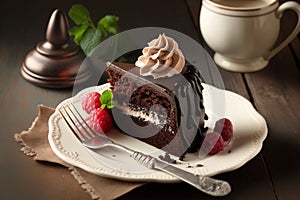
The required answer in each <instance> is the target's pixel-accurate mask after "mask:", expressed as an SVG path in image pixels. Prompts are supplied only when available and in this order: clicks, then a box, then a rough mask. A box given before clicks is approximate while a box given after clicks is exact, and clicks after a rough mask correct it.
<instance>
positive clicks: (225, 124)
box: [214, 118, 233, 143]
mask: <svg viewBox="0 0 300 200" xmlns="http://www.w3.org/2000/svg"><path fill="white" fill-rule="evenodd" d="M214 132H217V133H220V134H221V135H222V138H223V140H224V142H226V143H229V142H230V141H231V139H232V135H233V126H232V123H231V121H230V120H229V119H227V118H222V119H219V120H218V121H217V122H216V124H215V128H214Z"/></svg>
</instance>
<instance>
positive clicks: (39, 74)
mask: <svg viewBox="0 0 300 200" xmlns="http://www.w3.org/2000/svg"><path fill="white" fill-rule="evenodd" d="M68 29H69V25H68V20H67V17H66V16H65V14H64V13H63V12H61V11H59V10H58V9H56V10H55V11H54V12H53V13H52V15H51V17H50V19H49V23H48V26H47V29H46V41H43V42H40V43H39V44H37V46H36V48H35V49H33V50H31V51H30V52H29V53H28V54H27V56H26V58H25V60H24V62H23V64H22V67H21V74H22V75H23V77H24V78H25V79H26V80H28V81H30V82H32V83H34V84H36V85H39V86H42V87H49V88H64V87H71V86H73V84H74V81H75V79H76V82H83V81H85V80H87V78H88V77H89V71H88V70H87V69H80V70H79V68H80V67H81V63H82V61H83V59H84V58H85V56H84V54H83V52H82V51H81V50H80V48H79V47H78V46H77V45H75V43H74V42H73V41H71V40H70V38H69V35H68ZM78 70H79V71H78ZM78 73H80V74H78Z"/></svg>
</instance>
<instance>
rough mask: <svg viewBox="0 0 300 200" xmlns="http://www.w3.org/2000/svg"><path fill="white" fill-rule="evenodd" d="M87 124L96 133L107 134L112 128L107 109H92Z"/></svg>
mask: <svg viewBox="0 0 300 200" xmlns="http://www.w3.org/2000/svg"><path fill="white" fill-rule="evenodd" d="M88 123H89V125H90V126H91V128H92V129H94V131H96V132H98V133H107V132H109V131H110V129H111V128H112V118H111V116H110V113H109V111H108V109H101V108H96V109H94V110H93V111H92V112H91V113H90V115H89V119H88Z"/></svg>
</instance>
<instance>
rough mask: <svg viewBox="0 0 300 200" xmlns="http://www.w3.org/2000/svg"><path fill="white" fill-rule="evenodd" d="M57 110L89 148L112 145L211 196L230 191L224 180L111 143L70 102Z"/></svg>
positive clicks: (102, 147) (142, 162) (150, 166)
mask: <svg viewBox="0 0 300 200" xmlns="http://www.w3.org/2000/svg"><path fill="white" fill-rule="evenodd" d="M59 112H60V114H61V115H62V117H63V118H64V120H65V121H66V123H67V125H68V126H69V127H70V129H71V130H72V132H73V133H74V134H75V135H76V136H77V138H78V139H79V140H80V141H81V143H82V144H83V145H84V146H85V147H87V148H89V149H90V150H95V149H97V152H99V150H101V149H104V148H105V147H113V148H115V149H116V150H118V151H120V150H121V151H124V152H127V153H128V154H129V155H130V157H132V158H133V159H134V160H136V161H137V162H139V163H140V164H142V165H143V166H146V167H148V168H150V169H155V170H161V171H164V172H166V173H168V174H171V175H173V176H175V177H177V178H179V179H181V180H182V181H184V182H186V183H189V184H190V185H192V186H194V187H196V188H197V189H199V190H201V191H202V192H204V193H207V194H210V195H212V196H225V195H227V194H229V193H230V191H231V187H230V185H229V183H228V182H226V181H223V180H217V179H213V178H210V177H207V176H201V175H195V174H192V173H190V172H187V171H184V170H182V169H180V168H177V167H175V166H174V165H171V164H170V163H168V162H166V161H164V160H161V159H157V158H154V157H152V156H150V155H145V154H143V153H141V152H137V151H134V150H131V149H129V148H127V147H124V146H122V145H119V144H116V143H113V142H112V141H111V140H110V139H109V138H108V137H107V136H105V135H104V134H101V133H97V132H95V131H94V130H93V129H92V128H91V127H90V126H89V124H88V123H87V122H86V120H85V119H84V118H83V117H82V115H81V114H80V113H79V111H78V110H77V109H76V107H75V106H74V105H73V104H72V102H70V103H69V104H67V105H64V106H62V107H60V108H59Z"/></svg>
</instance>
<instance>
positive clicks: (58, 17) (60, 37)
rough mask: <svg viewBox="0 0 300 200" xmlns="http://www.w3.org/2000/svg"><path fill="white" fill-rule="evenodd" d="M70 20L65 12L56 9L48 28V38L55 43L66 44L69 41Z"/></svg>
mask: <svg viewBox="0 0 300 200" xmlns="http://www.w3.org/2000/svg"><path fill="white" fill-rule="evenodd" d="M68 29H69V28H68V21H67V20H66V17H65V15H64V13H62V12H61V11H59V10H58V9H56V10H55V11H54V12H53V14H52V16H51V18H50V20H49V24H48V27H47V30H46V40H47V41H48V42H50V43H51V44H53V45H60V46H61V45H64V44H67V43H68V42H69V35H68Z"/></svg>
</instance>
